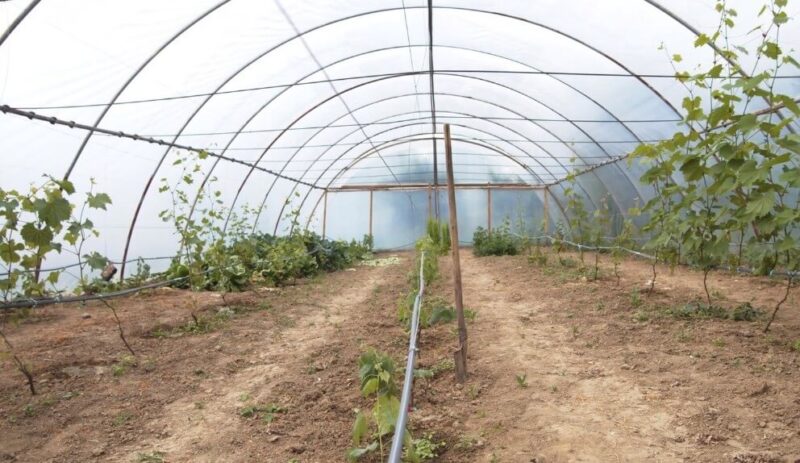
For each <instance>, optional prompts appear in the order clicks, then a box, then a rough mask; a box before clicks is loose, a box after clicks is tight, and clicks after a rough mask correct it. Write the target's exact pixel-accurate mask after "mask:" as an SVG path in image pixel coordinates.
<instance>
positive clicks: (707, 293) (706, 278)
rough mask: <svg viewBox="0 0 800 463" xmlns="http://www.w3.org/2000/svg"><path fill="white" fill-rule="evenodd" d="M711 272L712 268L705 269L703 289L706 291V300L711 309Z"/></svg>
mask: <svg viewBox="0 0 800 463" xmlns="http://www.w3.org/2000/svg"><path fill="white" fill-rule="evenodd" d="M710 271H711V268H710V267H706V268H704V269H703V289H704V290H705V291H706V300H707V301H708V306H709V307H711V293H709V292H708V272H710Z"/></svg>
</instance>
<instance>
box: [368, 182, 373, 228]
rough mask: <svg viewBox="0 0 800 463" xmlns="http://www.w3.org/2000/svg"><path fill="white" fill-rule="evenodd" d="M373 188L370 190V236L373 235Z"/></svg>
mask: <svg viewBox="0 0 800 463" xmlns="http://www.w3.org/2000/svg"><path fill="white" fill-rule="evenodd" d="M372 193H373V191H372V190H369V236H372Z"/></svg>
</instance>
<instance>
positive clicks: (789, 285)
mask: <svg viewBox="0 0 800 463" xmlns="http://www.w3.org/2000/svg"><path fill="white" fill-rule="evenodd" d="M790 289H792V275H789V277H788V278H787V280H786V292H785V293H783V299H781V300H780V301H778V304H777V305H775V310H773V311H772V317H770V319H769V321H768V322H767V326H765V327H764V332H765V333H767V332H768V331H769V327H770V325H772V322H774V321H775V316H777V315H778V310H780V308H781V306H782V305H783V303H784V302H786V299H789V290H790Z"/></svg>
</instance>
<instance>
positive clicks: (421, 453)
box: [405, 433, 447, 461]
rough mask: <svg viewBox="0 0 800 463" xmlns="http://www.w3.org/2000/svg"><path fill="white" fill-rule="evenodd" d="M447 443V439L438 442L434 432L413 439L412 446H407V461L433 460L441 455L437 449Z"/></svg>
mask: <svg viewBox="0 0 800 463" xmlns="http://www.w3.org/2000/svg"><path fill="white" fill-rule="evenodd" d="M445 445H447V443H446V442H445V441H439V442H436V441H435V440H434V437H433V433H427V434H425V435H424V436H423V437H420V438H418V439H412V440H411V446H406V449H405V454H406V455H405V457H406V460H407V461H422V460H433V459H434V458H436V457H438V456H439V455H438V454H437V453H436V451H437V450H438V449H440V448H442V447H444V446H445Z"/></svg>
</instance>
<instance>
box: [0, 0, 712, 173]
mask: <svg viewBox="0 0 800 463" xmlns="http://www.w3.org/2000/svg"><path fill="white" fill-rule="evenodd" d="M645 1H646V2H647V3H648V4H650V5H651V6H653V7H654V8H657V9H658V10H660V11H661V12H662V13H664V14H666V15H667V16H669V17H670V18H672V19H673V20H675V21H677V22H678V23H679V24H681V25H682V26H684V27H685V28H687V29H688V30H689V31H690V32H692V33H693V34H695V35H697V34H698V31H697V30H696V29H694V28H693V27H692V26H691V25H689V24H688V23H687V22H686V21H685V20H683V19H682V18H680V17H679V16H677V15H675V14H674V13H672V12H671V11H670V10H668V9H666V8H665V7H663V6H661V5H660V4H659V3H658V2H656V1H654V0H645ZM228 2H229V0H225V1H222V2H220V3H218V4H217V5H215V6H213V7H212V8H211V9H209V10H207V11H206V12H205V13H204V14H203V15H201V16H200V17H198V18H196V19H195V20H194V21H192V22H191V23H190V24H188V25H187V26H185V27H184V28H183V29H181V31H179V32H178V33H177V34H175V35H174V36H173V37H172V38H171V39H170V40H168V41H167V42H165V43H164V44H163V45H162V46H161V47H160V48H159V49H158V50H157V51H156V52H155V53H154V54H153V55H152V56H151V57H150V58H149V59H148V60H146V61H145V62H144V63H143V64H142V65H141V66H140V67H139V68H138V69H137V71H135V73H134V74H133V75H132V76H131V77H130V78H129V80H128V82H127V83H126V84H125V85H124V86H123V88H121V89H120V90H119V92H118V94H117V96H116V97H115V98H114V100H113V101H112V102H111V103H109V105H108V106H107V107H106V109H105V110H104V111H103V116H101V117H100V118H99V119H98V123H99V122H100V120H101V119H102V118H103V117H104V115H105V113H107V111H108V110H109V109H110V107H111V106H112V105H113V103H114V102H115V101H116V99H117V98H118V96H119V95H120V94H121V93H123V92H124V90H125V88H127V86H128V85H129V84H130V82H132V81H133V80H134V79H135V78H136V76H138V74H139V73H140V72H141V71H142V70H143V69H144V68H145V67H147V65H149V63H150V62H151V61H152V60H153V59H154V58H155V57H156V56H157V55H158V54H160V53H161V52H162V51H163V50H164V49H165V48H167V47H168V46H169V45H170V44H171V43H172V42H173V41H174V40H175V39H177V37H179V36H180V35H182V34H183V33H184V32H186V30H188V29H190V28H191V27H193V26H194V25H195V24H196V23H198V22H200V21H201V20H202V19H203V18H205V17H206V16H208V15H209V14H211V13H212V12H213V11H216V10H217V9H218V8H220V7H221V6H223V5H224V4H226V3H228ZM39 3H40V0H33V1H32V2H31V3H30V4H29V5H28V7H26V9H25V10H24V11H23V13H22V14H20V15H19V16H18V17H17V18H16V20H15V21H14V22H13V23H12V25H11V26H10V27H9V28H8V29H7V30H6V31H5V32H4V34H3V35H2V37H0V45H2V44H3V43H4V42H5V40H6V39H7V38H8V37H9V36H10V34H11V33H12V32H13V30H14V29H15V28H16V27H17V26H18V25H19V24H20V23H21V22H22V21H23V19H24V18H25V17H27V15H28V14H29V13H30V12H31V11H32V10H33V9H34V8H35V7H36V6H37V5H38V4H39ZM418 8H426V7H424V6H420V7H407V8H406V7H404V8H388V9H381V10H374V11H368V12H363V13H359V14H358V15H353V16H351V17H347V18H339V19H336V20H335V21H332V22H329V23H326V24H323V25H320V26H316V27H314V28H312V29H309V30H307V31H305V32H303V33H302V34H301V35H303V34H306V33H309V32H311V31H313V30H316V29H318V28H321V27H325V26H327V25H330V24H335V23H338V22H340V21H344V20H347V19H352V18H354V17H359V16H364V15H369V14H376V13H380V12H385V11H393V10H400V9H403V10H406V9H418ZM435 8H437V9H452V10H463V11H473V12H476V13H483V14H493V15H497V16H501V17H506V18H510V19H516V20H520V21H523V22H525V23H528V24H531V25H534V26H539V27H541V28H544V29H546V30H550V31H551V32H554V33H556V34H558V35H561V36H564V37H567V38H569V39H571V40H574V41H575V42H577V43H580V44H581V45H583V46H585V47H587V48H589V49H591V50H593V51H595V52H597V53H599V54H601V55H602V56H604V57H605V58H607V59H608V60H610V61H612V62H614V63H615V64H617V65H618V66H620V67H621V68H623V69H625V70H626V71H628V72H630V71H629V70H628V69H627V68H626V67H625V66H624V65H622V63H620V62H618V61H616V60H615V59H614V58H613V57H611V56H610V55H607V54H605V53H604V52H602V51H600V50H598V49H596V48H594V47H593V46H591V45H589V44H588V43H586V42H583V41H581V40H579V39H576V38H575V37H572V36H570V35H568V34H566V33H564V32H562V31H559V30H557V29H554V28H552V27H549V26H546V25H544V24H541V23H538V22H535V21H532V20H528V19H525V18H521V17H518V16H513V15H509V14H505V13H501V12H496V11H488V10H481V9H475V8H464V7H435ZM290 40H292V39H290ZM278 46H280V44H279V45H278ZM267 53H268V52H267ZM261 56H264V55H261ZM258 59H260V57H259V58H256V60H258ZM248 66H249V64H248ZM236 74H238V72H237V73H236ZM631 74H632V76H634V77H636V78H637V79H639V80H640V81H641V82H642V83H643V84H644V85H646V86H647V87H648V88H650V89H651V91H653V93H655V94H656V95H658V96H659V97H660V98H661V99H662V101H664V102H665V103H666V104H667V105H668V106H669V107H671V108H672V109H673V111H675V113H676V114H679V113H678V112H677V111H676V110H675V108H674V107H672V106H671V104H669V102H668V101H667V100H665V99H664V98H663V96H661V95H660V94H659V93H658V92H657V91H656V90H654V89H653V88H652V87H650V86H649V85H648V84H647V83H646V82H645V81H644V80H643V79H641V78H640V77H638V76H635V74H633V73H631ZM223 86H224V84H223ZM215 93H216V92H215ZM204 104H205V103H203V105H204ZM203 105H201V107H202V106H203ZM199 109H200V108H198V111H199ZM196 113H197V112H195V114H196ZM193 117H194V115H193V116H192V118H193ZM190 120H191V118H190ZM187 124H188V122H187ZM182 131H183V130H182ZM91 136H92V133H91V132H90V133H89V134H88V135H87V137H86V139H85V140H84V143H83V144H82V145H81V148H80V149H79V152H78V153H76V156H75V158H74V159H73V162H72V163H71V165H70V167H69V169H68V171H67V173H66V174H65V178H66V177H68V176H69V175H70V173H71V171H72V170H73V168H74V166H75V164H76V163H77V160H78V158H79V157H80V154H81V152H82V151H83V149H84V148H85V146H86V144H87V143H88V141H89V139H90V138H91ZM176 138H177V137H176ZM623 172H624V171H623ZM626 178H628V176H627V175H626ZM628 180H629V181H630V179H629V178H628ZM601 183H602V181H601Z"/></svg>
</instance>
